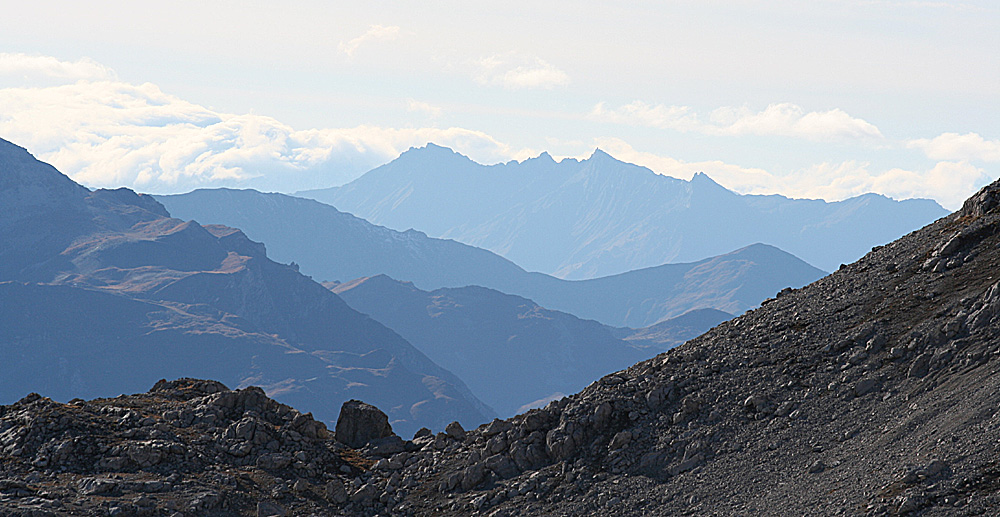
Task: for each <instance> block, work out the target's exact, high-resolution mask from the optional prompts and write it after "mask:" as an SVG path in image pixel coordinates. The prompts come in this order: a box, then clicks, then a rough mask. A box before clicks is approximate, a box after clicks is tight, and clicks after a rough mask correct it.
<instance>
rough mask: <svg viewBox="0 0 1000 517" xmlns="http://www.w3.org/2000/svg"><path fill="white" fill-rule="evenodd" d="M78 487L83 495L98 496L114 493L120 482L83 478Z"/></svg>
mask: <svg viewBox="0 0 1000 517" xmlns="http://www.w3.org/2000/svg"><path fill="white" fill-rule="evenodd" d="M76 486H77V490H79V491H80V493H81V494H84V495H98V494H107V493H109V492H112V491H114V490H115V489H116V488H118V482H117V481H115V480H113V479H107V478H83V479H81V480H80V481H78V482H77V485H76Z"/></svg>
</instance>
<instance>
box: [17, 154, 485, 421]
mask: <svg viewBox="0 0 1000 517" xmlns="http://www.w3.org/2000/svg"><path fill="white" fill-rule="evenodd" d="M0 200H3V204H2V205H0V206H2V207H3V211H2V212H0V237H2V240H0V243H2V248H0V264H2V266H0V302H2V303H0V357H2V358H3V360H2V361H0V379H2V381H0V400H2V401H5V402H10V401H14V400H17V399H19V398H21V397H23V396H24V395H25V394H26V393H28V392H31V391H45V392H46V393H48V394H50V395H51V396H54V397H57V398H63V399H69V398H72V397H92V396H113V395H117V394H119V393H122V392H128V391H134V390H136V389H141V388H142V387H143V386H148V385H150V383H151V382H155V381H156V380H158V379H160V378H164V377H178V376H187V375H200V376H205V377H213V378H217V379H221V380H223V381H225V382H227V383H229V384H230V385H233V386H243V385H249V384H254V385H259V386H263V387H265V388H266V389H268V391H269V392H270V393H272V394H274V395H275V396H277V397H278V398H280V399H282V400H286V401H288V402H291V403H294V404H296V405H297V406H298V407H300V408H301V409H303V410H305V411H312V412H313V413H314V414H315V415H316V416H317V418H320V419H323V420H327V421H332V420H333V419H335V418H336V415H337V411H339V409H340V405H341V403H342V402H344V401H345V400H348V399H350V398H362V399H365V400H368V401H371V402H376V401H378V400H381V402H377V403H379V404H381V405H382V406H383V407H386V408H394V409H390V410H388V411H389V414H390V417H391V418H392V419H393V420H394V422H395V425H396V426H397V429H399V430H400V432H404V433H405V432H413V431H415V430H416V429H417V428H419V427H421V426H436V427H441V426H443V425H445V424H447V423H448V422H450V421H452V420H456V419H457V420H460V421H463V422H465V423H467V425H473V424H476V423H479V422H482V421H484V420H486V419H488V418H490V417H491V416H492V410H491V409H489V408H488V407H487V406H485V405H484V404H482V403H481V402H480V401H478V400H477V399H476V398H475V397H474V396H472V394H471V393H470V392H469V391H468V388H466V387H465V385H464V384H463V383H462V382H461V381H460V380H459V379H458V378H457V377H455V376H454V375H453V374H451V373H450V372H448V371H446V370H444V369H442V368H441V367H439V366H438V365H436V364H434V363H433V362H432V361H430V360H429V359H428V358H427V357H426V356H425V355H423V354H421V353H420V352H419V351H417V350H416V349H414V348H413V347H412V346H411V345H410V344H409V343H407V342H406V341H405V340H404V339H403V338H401V337H400V336H399V335H398V334H396V333H395V332H393V331H391V330H389V329H387V328H385V327H384V326H382V325H381V324H379V323H377V322H376V321H374V320H372V319H371V318H368V317H367V316H364V315H362V314H360V313H358V312H356V311H354V310H353V309H351V308H350V307H348V306H347V305H346V304H345V303H344V302H343V301H342V300H341V299H340V298H339V297H337V296H336V295H334V294H333V293H331V292H329V291H328V290H327V289H325V288H323V287H322V286H321V285H319V284H318V283H316V282H313V281H312V280H310V279H309V278H307V277H305V276H303V275H302V274H300V273H298V272H297V271H296V270H295V269H294V268H293V267H290V266H285V265H281V264H278V263H275V262H273V261H271V260H269V259H268V258H267V256H266V255H265V253H264V247H263V246H262V245H260V244H259V243H256V242H253V241H251V240H249V239H248V238H247V237H246V236H245V235H244V234H243V233H242V232H240V231H239V230H235V229H232V228H228V227H222V226H201V225H199V224H198V223H196V222H193V221H188V222H184V221H181V220H178V219H173V218H170V217H169V215H168V213H167V211H166V210H165V209H164V208H163V207H162V206H161V205H160V204H159V203H157V202H156V201H155V200H153V199H152V198H151V197H149V196H142V195H137V194H135V193H134V192H132V191H130V190H127V189H119V190H111V191H109V190H98V191H95V192H90V191H88V190H87V189H85V188H83V187H80V186H79V185H76V184H75V183H73V182H72V181H70V180H69V179H68V178H66V177H65V176H63V175H61V174H59V173H58V171H56V170H55V169H53V168H52V167H50V166H48V165H46V164H44V163H41V162H38V161H36V160H34V158H32V157H31V156H30V155H29V154H28V153H27V151H25V150H24V149H21V148H19V147H17V146H14V145H12V144H10V143H8V142H3V141H0Z"/></svg>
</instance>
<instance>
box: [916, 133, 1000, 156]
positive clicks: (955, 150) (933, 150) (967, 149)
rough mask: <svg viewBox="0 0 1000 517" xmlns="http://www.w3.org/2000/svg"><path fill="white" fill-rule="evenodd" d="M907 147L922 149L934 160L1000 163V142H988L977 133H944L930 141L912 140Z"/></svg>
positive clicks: (923, 139) (924, 139)
mask: <svg viewBox="0 0 1000 517" xmlns="http://www.w3.org/2000/svg"><path fill="white" fill-rule="evenodd" d="M907 147H910V148H916V149H921V150H923V151H924V153H925V154H926V155H927V157H928V158H931V159H933V160H956V161H962V160H965V161H970V160H978V161H984V162H1000V140H986V139H985V138H983V137H982V136H980V135H979V134H977V133H966V134H964V135H960V134H958V133H943V134H941V135H938V136H936V137H934V138H933V139H930V140H928V139H926V138H922V139H918V140H911V141H909V142H907Z"/></svg>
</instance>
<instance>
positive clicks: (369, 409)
mask: <svg viewBox="0 0 1000 517" xmlns="http://www.w3.org/2000/svg"><path fill="white" fill-rule="evenodd" d="M389 436H394V435H393V432H392V426H390V425H389V417H388V416H386V414H385V413H383V412H382V411H381V410H380V409H379V408H377V407H375V406H373V405H371V404H365V403H364V402H361V401H360V400H348V401H347V402H344V405H343V406H341V408H340V416H339V417H338V418H337V430H336V438H337V441H338V442H340V443H343V444H344V445H347V446H348V447H353V448H355V449H358V448H361V447H364V446H365V445H367V444H368V443H369V442H371V441H372V440H378V439H379V438H386V437H389Z"/></svg>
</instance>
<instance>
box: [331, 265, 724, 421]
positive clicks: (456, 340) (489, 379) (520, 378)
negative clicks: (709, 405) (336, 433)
mask: <svg viewBox="0 0 1000 517" xmlns="http://www.w3.org/2000/svg"><path fill="white" fill-rule="evenodd" d="M328 287H330V288H331V289H332V290H333V292H335V293H337V294H338V295H340V297H341V298H343V299H344V301H345V302H347V304H348V305H350V306H351V307H353V308H354V309H356V310H358V311H359V312H362V313H364V314H367V315H369V316H371V317H373V318H375V320H377V321H378V322H380V323H382V324H384V325H386V326H387V327H389V328H391V329H393V330H395V331H396V332H399V334H400V335H401V336H403V337H404V338H406V340H407V341H409V342H410V343H413V345H414V346H415V347H417V348H419V349H420V351H421V352H423V353H425V354H427V356H428V357H430V358H431V359H432V360H433V361H434V362H435V363H437V364H440V365H441V366H443V367H445V368H447V369H448V370H450V371H452V372H454V373H455V374H456V375H458V376H459V377H461V378H462V379H464V380H465V382H466V384H468V386H469V389H471V390H472V392H473V393H474V394H476V396H477V397H479V398H480V399H481V400H483V401H484V402H485V403H486V404H488V405H490V407H492V408H494V409H496V410H497V412H499V413H500V415H501V416H513V415H515V414H517V413H518V412H521V411H524V408H523V406H527V405H529V404H531V405H545V404H547V403H548V402H549V400H552V399H555V398H562V397H564V396H566V394H569V393H573V392H576V391H579V390H580V389H582V388H583V387H584V386H586V385H587V384H589V383H590V382H591V381H593V380H594V379H596V378H598V377H601V376H603V375H605V374H607V373H610V372H613V371H615V370H619V369H621V368H624V367H626V366H628V365H630V364H633V363H635V362H636V361H639V360H642V359H647V358H649V357H652V356H653V355H654V354H655V353H656V352H658V351H662V350H663V349H665V348H662V349H657V350H648V351H647V350H642V349H640V348H639V347H632V346H630V345H629V343H628V342H626V341H622V340H620V339H617V338H615V337H614V336H613V335H612V329H610V328H608V327H605V326H604V325H601V324H600V323H597V322H596V321H588V320H581V319H579V318H576V317H575V316H572V315H570V314H566V313H562V312H558V311H552V310H548V309H545V308H543V307H539V306H538V305H537V304H535V303H534V302H532V301H531V300H528V299H525V298H521V297H520V296H513V295H507V294H503V293H500V292H498V291H494V290H492V289H486V288H484V287H462V288H453V289H437V290H434V291H431V292H427V291H421V290H420V289H417V288H416V287H414V286H413V284H410V283H403V282H398V281H396V280H393V279H391V278H389V277H387V276H384V275H382V276H377V277H371V278H362V279H358V280H357V281H353V282H348V283H345V284H338V285H329V286H328ZM704 330H708V328H705V329H703V331H704Z"/></svg>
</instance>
